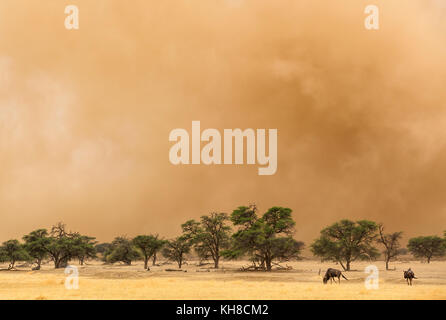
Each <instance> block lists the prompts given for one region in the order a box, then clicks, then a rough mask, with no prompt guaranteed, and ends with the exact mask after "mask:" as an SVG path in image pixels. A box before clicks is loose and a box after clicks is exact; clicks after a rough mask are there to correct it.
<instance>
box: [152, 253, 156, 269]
mask: <svg viewBox="0 0 446 320" xmlns="http://www.w3.org/2000/svg"><path fill="white" fill-rule="evenodd" d="M155 264H156V251H155V252H154V253H153V260H152V266H154V265H155Z"/></svg>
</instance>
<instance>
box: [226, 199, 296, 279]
mask: <svg viewBox="0 0 446 320" xmlns="http://www.w3.org/2000/svg"><path fill="white" fill-rule="evenodd" d="M291 212H292V210H291V209H289V208H282V207H272V208H270V209H269V210H268V211H267V212H266V213H265V214H263V216H262V217H261V218H259V217H258V216H257V207H256V205H250V206H248V207H246V206H241V207H238V208H237V209H235V210H234V211H233V212H232V214H231V221H232V223H233V224H234V226H236V227H238V230H237V232H235V233H234V234H233V235H232V238H233V241H232V245H231V248H230V249H229V250H225V251H224V253H223V254H224V256H225V257H227V258H229V259H235V258H238V257H241V256H243V255H248V256H249V257H250V259H251V261H252V262H253V264H254V266H256V264H258V267H259V268H261V269H263V270H265V271H271V269H272V264H273V261H274V260H279V261H288V260H290V259H298V258H299V254H300V252H301V250H302V248H303V246H304V244H303V242H300V241H296V240H294V239H293V238H292V234H293V232H294V225H295V222H294V221H293V218H292V216H291ZM256 267H257V266H256Z"/></svg>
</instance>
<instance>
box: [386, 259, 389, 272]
mask: <svg viewBox="0 0 446 320" xmlns="http://www.w3.org/2000/svg"><path fill="white" fill-rule="evenodd" d="M389 260H390V259H386V270H389Z"/></svg>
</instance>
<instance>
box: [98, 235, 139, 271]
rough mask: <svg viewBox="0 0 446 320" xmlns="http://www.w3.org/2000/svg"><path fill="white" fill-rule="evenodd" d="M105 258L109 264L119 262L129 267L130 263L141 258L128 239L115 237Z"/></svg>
mask: <svg viewBox="0 0 446 320" xmlns="http://www.w3.org/2000/svg"><path fill="white" fill-rule="evenodd" d="M105 257H106V260H107V261H108V262H110V263H115V262H119V261H120V262H124V263H125V264H127V265H131V264H132V261H134V260H138V259H140V258H141V254H140V253H139V251H138V250H137V249H136V247H135V245H134V244H133V242H132V241H131V240H130V239H128V238H126V237H116V238H115V239H114V240H113V241H112V243H111V246H110V249H109V251H108V252H107V253H106V254H105Z"/></svg>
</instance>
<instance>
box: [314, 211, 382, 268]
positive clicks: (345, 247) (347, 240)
mask: <svg viewBox="0 0 446 320" xmlns="http://www.w3.org/2000/svg"><path fill="white" fill-rule="evenodd" d="M377 229H378V226H377V224H376V223H375V222H372V221H367V220H361V221H357V222H353V221H350V220H341V221H340V222H336V223H334V224H332V225H331V226H329V227H327V228H325V229H323V230H322V231H321V236H320V237H319V238H318V239H316V240H315V241H314V242H313V244H312V245H311V251H312V252H313V254H314V255H316V256H319V257H321V258H322V261H329V260H331V261H334V262H338V263H339V264H340V265H341V266H342V268H343V269H344V270H345V271H349V270H350V264H351V262H353V261H355V260H371V259H375V258H377V257H378V256H379V252H378V250H377V249H376V248H375V247H373V245H372V244H373V242H374V241H375V239H376V237H377V234H376V231H377Z"/></svg>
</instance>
